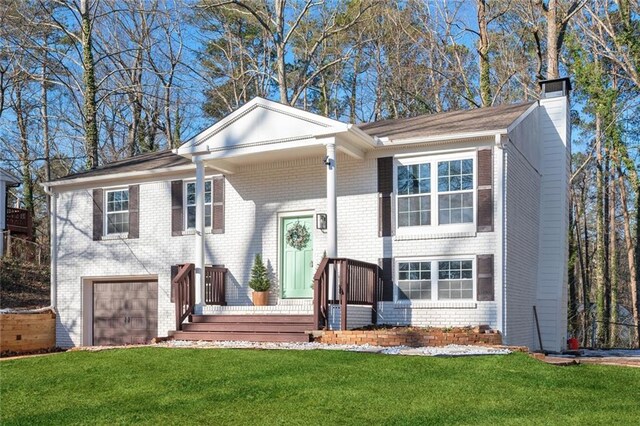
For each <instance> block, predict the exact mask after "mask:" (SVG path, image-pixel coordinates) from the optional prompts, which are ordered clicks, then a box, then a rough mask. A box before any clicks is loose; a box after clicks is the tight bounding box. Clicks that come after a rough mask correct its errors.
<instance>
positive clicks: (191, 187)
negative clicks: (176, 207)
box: [187, 183, 196, 206]
mask: <svg viewBox="0 0 640 426" xmlns="http://www.w3.org/2000/svg"><path fill="white" fill-rule="evenodd" d="M195 204H196V184H195V183H188V184H187V205H188V206H191V205H195Z"/></svg>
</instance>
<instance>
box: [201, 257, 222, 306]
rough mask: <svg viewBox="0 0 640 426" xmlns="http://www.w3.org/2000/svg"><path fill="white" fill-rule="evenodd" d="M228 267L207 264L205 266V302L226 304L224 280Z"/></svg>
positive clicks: (208, 303)
mask: <svg viewBox="0 0 640 426" xmlns="http://www.w3.org/2000/svg"><path fill="white" fill-rule="evenodd" d="M226 274H227V268H225V267H223V266H206V267H205V268H204V303H206V304H207V305H226V304H227V302H226V300H225V297H224V291H225V288H224V281H225V276H226Z"/></svg>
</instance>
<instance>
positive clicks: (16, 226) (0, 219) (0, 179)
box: [0, 169, 31, 257]
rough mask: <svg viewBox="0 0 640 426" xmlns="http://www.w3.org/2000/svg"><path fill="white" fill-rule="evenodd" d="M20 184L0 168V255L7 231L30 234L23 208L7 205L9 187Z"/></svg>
mask: <svg viewBox="0 0 640 426" xmlns="http://www.w3.org/2000/svg"><path fill="white" fill-rule="evenodd" d="M17 186H20V180H19V179H18V178H17V177H15V176H13V175H12V174H11V173H9V172H8V171H6V170H3V169H0V232H2V238H0V257H2V256H3V255H4V253H5V250H6V248H5V243H6V240H7V238H8V237H7V231H9V232H13V233H14V235H16V236H18V237H20V236H25V237H29V236H30V234H31V229H30V226H29V225H30V220H29V219H30V218H29V217H28V216H29V215H28V212H27V211H26V210H24V209H16V208H13V207H9V188H14V187H17Z"/></svg>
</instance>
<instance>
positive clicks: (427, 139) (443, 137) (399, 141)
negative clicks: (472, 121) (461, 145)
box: [378, 129, 508, 146]
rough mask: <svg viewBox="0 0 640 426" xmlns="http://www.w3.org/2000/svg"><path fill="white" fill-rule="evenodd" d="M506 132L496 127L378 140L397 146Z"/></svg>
mask: <svg viewBox="0 0 640 426" xmlns="http://www.w3.org/2000/svg"><path fill="white" fill-rule="evenodd" d="M507 133H508V129H496V130H484V131H482V132H467V133H453V134H444V135H436V136H426V137H416V138H408V139H393V140H391V139H389V138H388V137H386V136H385V137H380V138H378V141H380V142H382V144H383V145H382V146H390V145H392V146H399V145H410V144H417V143H425V142H444V141H451V140H459V139H472V138H481V137H495V135H496V134H498V135H506V134H507Z"/></svg>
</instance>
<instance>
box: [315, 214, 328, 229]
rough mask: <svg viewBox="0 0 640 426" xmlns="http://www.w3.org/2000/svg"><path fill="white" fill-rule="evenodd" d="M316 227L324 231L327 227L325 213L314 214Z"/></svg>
mask: <svg viewBox="0 0 640 426" xmlns="http://www.w3.org/2000/svg"><path fill="white" fill-rule="evenodd" d="M316 229H320V230H321V231H324V230H325V229H327V215H326V213H318V214H316Z"/></svg>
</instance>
